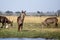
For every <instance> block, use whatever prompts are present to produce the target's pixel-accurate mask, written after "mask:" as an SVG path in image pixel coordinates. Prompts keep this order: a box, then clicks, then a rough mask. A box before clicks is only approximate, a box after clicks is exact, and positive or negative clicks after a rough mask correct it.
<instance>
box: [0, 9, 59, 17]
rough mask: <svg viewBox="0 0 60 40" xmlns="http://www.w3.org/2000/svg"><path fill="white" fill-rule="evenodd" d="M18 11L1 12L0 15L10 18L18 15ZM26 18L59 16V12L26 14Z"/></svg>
mask: <svg viewBox="0 0 60 40" xmlns="http://www.w3.org/2000/svg"><path fill="white" fill-rule="evenodd" d="M20 13H21V12H20V11H16V12H13V11H9V10H7V11H6V12H2V11H0V15H8V16H11V15H16V16H18V15H20ZM26 14H27V16H60V10H57V11H56V12H49V11H47V12H42V11H36V12H26Z"/></svg>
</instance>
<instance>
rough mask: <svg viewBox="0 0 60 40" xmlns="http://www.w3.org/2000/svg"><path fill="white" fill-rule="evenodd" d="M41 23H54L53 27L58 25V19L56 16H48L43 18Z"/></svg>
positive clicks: (47, 24)
mask: <svg viewBox="0 0 60 40" xmlns="http://www.w3.org/2000/svg"><path fill="white" fill-rule="evenodd" d="M43 24H44V25H45V26H49V24H54V25H55V27H58V19H57V17H50V18H47V19H45V20H44V22H43Z"/></svg>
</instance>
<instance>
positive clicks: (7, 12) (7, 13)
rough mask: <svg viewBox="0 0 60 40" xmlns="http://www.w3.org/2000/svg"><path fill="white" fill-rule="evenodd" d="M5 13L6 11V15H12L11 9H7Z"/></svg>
mask: <svg viewBox="0 0 60 40" xmlns="http://www.w3.org/2000/svg"><path fill="white" fill-rule="evenodd" d="M5 13H6V15H13V12H12V11H9V10H8V11H6V12H5Z"/></svg>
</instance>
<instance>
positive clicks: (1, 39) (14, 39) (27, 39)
mask: <svg viewBox="0 0 60 40" xmlns="http://www.w3.org/2000/svg"><path fill="white" fill-rule="evenodd" d="M0 40H59V39H45V38H0Z"/></svg>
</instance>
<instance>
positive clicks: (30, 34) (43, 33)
mask: <svg viewBox="0 0 60 40" xmlns="http://www.w3.org/2000/svg"><path fill="white" fill-rule="evenodd" d="M16 18H17V17H16ZM30 18H31V19H30V20H32V22H31V21H29V18H25V20H24V25H23V30H22V31H20V32H18V26H17V23H16V20H15V22H14V23H13V27H9V28H8V29H6V28H0V38H2V37H3V38H6V37H7V38H11V37H12V38H17V37H18V38H26V37H27V38H60V22H58V26H59V27H58V28H53V26H52V25H51V27H50V26H49V27H50V28H41V26H40V25H41V22H40V21H42V20H40V21H39V20H38V21H39V22H38V21H37V19H39V18H41V19H43V17H33V18H35V19H33V18H32V17H30ZM58 19H59V18H58ZM10 20H11V19H10ZM33 20H34V21H33Z"/></svg>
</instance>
